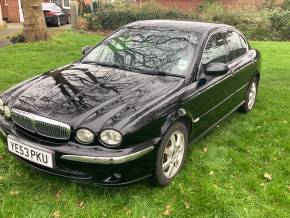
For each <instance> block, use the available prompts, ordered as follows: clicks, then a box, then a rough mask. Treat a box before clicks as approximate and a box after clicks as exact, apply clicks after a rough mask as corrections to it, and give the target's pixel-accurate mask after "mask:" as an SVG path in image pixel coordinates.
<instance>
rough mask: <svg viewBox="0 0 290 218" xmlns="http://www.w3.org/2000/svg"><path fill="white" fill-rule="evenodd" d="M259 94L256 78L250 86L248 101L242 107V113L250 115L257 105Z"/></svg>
mask: <svg viewBox="0 0 290 218" xmlns="http://www.w3.org/2000/svg"><path fill="white" fill-rule="evenodd" d="M257 92H258V80H257V78H256V77H255V78H254V79H252V80H251V82H250V84H249V88H248V91H247V96H246V101H245V103H244V104H243V105H242V106H241V107H240V112H242V113H248V112H250V111H251V110H252V109H253V108H254V106H255V104H256V99H257Z"/></svg>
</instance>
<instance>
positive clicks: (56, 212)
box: [51, 210, 60, 218]
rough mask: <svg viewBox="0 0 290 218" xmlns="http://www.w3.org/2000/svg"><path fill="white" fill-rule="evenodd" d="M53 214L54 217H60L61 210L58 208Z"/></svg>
mask: <svg viewBox="0 0 290 218" xmlns="http://www.w3.org/2000/svg"><path fill="white" fill-rule="evenodd" d="M51 216H52V217H53V218H59V217H60V211H59V210H57V211H54V212H52V214H51Z"/></svg>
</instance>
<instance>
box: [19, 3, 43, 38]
mask: <svg viewBox="0 0 290 218" xmlns="http://www.w3.org/2000/svg"><path fill="white" fill-rule="evenodd" d="M42 2H43V1H42V0H21V4H22V9H23V14H24V31H23V35H24V38H25V41H26V42H33V41H43V40H47V29H46V24H45V20H44V15H43V11H42V6H41V3H42Z"/></svg>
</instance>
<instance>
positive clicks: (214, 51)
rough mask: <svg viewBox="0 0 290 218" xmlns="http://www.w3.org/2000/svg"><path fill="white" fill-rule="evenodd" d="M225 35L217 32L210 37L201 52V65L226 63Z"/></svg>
mask: <svg viewBox="0 0 290 218" xmlns="http://www.w3.org/2000/svg"><path fill="white" fill-rule="evenodd" d="M225 44H226V43H225V33H223V32H218V33H214V34H213V35H211V37H210V38H209V40H208V42H207V45H206V47H205V50H204V52H203V55H202V58H201V63H202V65H204V66H205V65H207V64H209V63H212V62H221V63H226V62H227V60H226V45H225Z"/></svg>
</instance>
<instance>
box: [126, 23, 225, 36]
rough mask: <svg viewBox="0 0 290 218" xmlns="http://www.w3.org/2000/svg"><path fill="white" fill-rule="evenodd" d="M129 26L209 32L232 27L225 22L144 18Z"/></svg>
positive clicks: (128, 25)
mask: <svg viewBox="0 0 290 218" xmlns="http://www.w3.org/2000/svg"><path fill="white" fill-rule="evenodd" d="M125 27H128V28H152V29H165V30H172V29H174V30H193V31H195V32H200V33H207V32H210V31H212V30H215V29H218V28H225V27H230V26H229V25H225V24H216V23H205V22H196V21H177V20H144V21H137V22H134V23H130V24H127V25H125Z"/></svg>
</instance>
